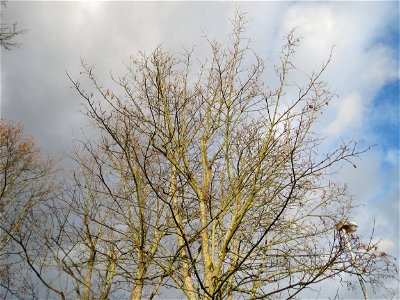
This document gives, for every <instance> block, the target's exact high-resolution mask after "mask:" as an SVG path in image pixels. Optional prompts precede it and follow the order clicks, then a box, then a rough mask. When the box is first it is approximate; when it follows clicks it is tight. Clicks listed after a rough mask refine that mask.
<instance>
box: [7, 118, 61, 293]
mask: <svg viewBox="0 0 400 300" xmlns="http://www.w3.org/2000/svg"><path fill="white" fill-rule="evenodd" d="M55 173H56V167H55V162H54V160H52V159H42V158H41V154H40V151H39V149H38V148H37V147H36V146H35V143H34V141H33V139H32V138H31V137H28V136H24V135H23V130H22V126H20V125H16V124H14V123H12V122H6V121H3V120H1V121H0V176H1V178H0V185H1V188H0V261H1V271H0V273H1V276H0V285H1V288H0V292H1V295H2V296H3V297H4V298H5V299H6V298H7V295H11V296H15V297H21V298H26V297H36V296H37V293H38V283H37V280H39V281H41V282H42V283H43V284H44V285H45V286H46V287H47V288H48V289H50V290H52V291H54V292H58V291H57V290H56V289H54V288H53V287H52V286H51V285H50V284H49V282H48V281H47V280H46V279H45V277H44V276H43V275H44V270H45V269H46V265H47V263H48V262H47V256H46V252H43V239H41V237H42V236H43V232H45V231H47V230H48V225H49V224H47V223H46V219H47V218H46V216H48V212H49V211H48V209H47V204H48V202H49V201H50V200H51V199H52V198H53V197H54V195H55V193H54V192H55V188H56V182H57V181H56V180H55V176H54V175H55ZM32 274H33V276H31V275H32ZM35 279H36V281H35Z"/></svg>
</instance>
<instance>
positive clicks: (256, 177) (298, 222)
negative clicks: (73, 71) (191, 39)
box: [71, 13, 397, 299]
mask: <svg viewBox="0 0 400 300" xmlns="http://www.w3.org/2000/svg"><path fill="white" fill-rule="evenodd" d="M232 24H233V27H234V30H233V34H232V35H231V36H230V38H231V39H230V40H231V44H230V45H229V47H228V48H226V49H225V48H224V47H223V45H221V44H219V43H218V42H215V41H209V45H210V48H211V55H210V59H208V60H207V61H205V62H204V63H202V64H200V65H198V64H197V62H196V61H194V60H193V59H192V56H193V54H192V52H190V51H189V52H185V53H184V54H181V55H178V56H175V55H172V54H169V53H168V52H166V51H164V50H163V49H162V48H158V49H156V50H155V51H154V52H152V53H150V54H146V53H139V55H138V56H136V57H132V58H131V60H130V65H128V66H127V73H126V74H125V75H122V76H113V77H112V79H113V80H114V82H115V84H116V87H115V88H114V89H113V90H112V89H107V88H104V87H103V86H102V85H101V84H100V83H99V82H98V80H97V79H96V77H95V74H94V68H93V67H92V66H89V65H87V64H85V63H83V68H84V70H83V72H82V73H83V74H84V75H86V76H87V78H88V79H89V80H90V81H91V85H92V86H93V87H94V88H93V89H92V90H89V91H85V90H84V89H83V88H82V87H81V83H80V81H79V80H72V79H71V81H72V83H73V84H74V86H75V88H76V89H77V90H78V92H79V93H80V95H81V96H82V97H83V98H84V99H85V101H86V107H87V114H88V116H89V117H90V119H91V121H92V122H93V123H92V125H94V126H95V127H97V128H98V129H99V132H100V133H101V139H102V140H101V142H100V143H98V144H96V143H93V142H92V143H90V142H87V143H86V145H88V146H87V149H88V150H89V151H88V156H87V157H89V158H90V160H92V161H93V160H94V162H93V165H92V163H83V162H84V161H85V158H82V159H80V164H81V167H82V166H83V167H84V168H83V169H84V172H83V174H85V176H84V178H85V186H84V190H88V189H89V190H90V191H96V194H97V195H98V196H97V197H95V200H93V201H91V202H90V203H91V205H95V206H94V207H95V210H96V213H94V214H92V213H85V214H82V215H83V216H84V217H83V220H85V218H87V216H91V220H90V222H95V223H96V225H95V226H94V227H92V228H91V227H90V225H89V226H88V225H86V224H85V222H86V221H83V223H84V225H85V228H86V229H83V231H82V234H84V235H86V237H85V238H82V240H86V241H89V242H90V244H86V246H87V247H88V248H90V249H95V248H96V249H106V247H105V246H96V245H94V244H92V242H91V241H92V240H93V239H92V237H91V236H92V235H94V233H95V232H97V233H101V234H97V235H96V237H98V239H96V241H95V243H98V242H103V241H106V239H107V238H108V237H109V236H110V235H108V234H105V231H103V229H102V228H107V230H110V232H112V236H114V238H115V237H118V241H120V242H122V243H126V244H124V245H128V244H129V245H130V246H129V247H128V249H132V250H134V251H136V256H135V257H134V258H133V257H132V259H133V261H132V263H133V265H129V263H127V262H126V260H121V261H119V262H118V266H119V267H120V269H121V270H120V272H121V274H122V273H123V272H125V271H122V269H123V268H122V266H123V265H126V267H124V269H125V270H126V272H128V273H129V272H132V271H129V270H135V272H136V273H135V274H137V275H135V276H136V277H135V276H133V277H132V278H134V283H135V284H134V285H133V291H132V293H131V298H132V299H139V298H140V296H142V297H143V293H141V292H139V290H140V289H141V288H142V287H143V286H144V281H145V278H147V279H149V280H150V281H149V282H150V283H151V284H152V285H153V286H155V282H158V284H160V285H161V286H163V287H170V286H172V287H174V288H177V289H179V290H181V291H182V292H183V293H184V294H185V296H186V297H187V298H188V299H234V298H237V297H244V298H249V299H269V298H287V299H290V298H296V297H297V296H298V295H299V293H300V292H302V291H303V290H305V289H309V288H310V287H312V286H314V285H315V284H316V283H318V282H321V281H324V280H327V279H334V278H338V279H341V280H342V282H345V281H346V278H344V277H343V278H342V275H343V274H346V273H348V274H352V273H353V272H354V269H353V265H352V260H351V259H350V257H349V256H348V255H346V251H345V248H344V244H343V241H342V238H341V236H340V234H339V233H338V232H335V230H334V228H335V224H336V223H337V222H339V221H340V220H344V219H346V218H347V217H348V216H349V215H350V214H351V213H352V211H353V209H354V207H353V203H352V199H351V198H350V197H349V196H347V194H346V188H345V187H344V186H342V185H340V184H337V183H333V182H332V181H330V175H331V174H332V172H334V171H335V170H337V168H338V167H340V166H341V165H342V164H343V163H351V164H353V160H354V159H355V158H357V157H358V156H359V155H360V154H362V153H363V152H364V151H366V150H368V149H359V147H358V146H357V143H356V142H355V141H352V140H350V141H348V142H344V143H342V144H340V145H339V146H338V147H337V148H336V149H334V150H332V151H331V152H328V153H321V151H320V145H321V143H323V139H322V138H321V137H320V136H319V135H318V134H317V133H316V131H315V128H314V126H315V123H316V121H317V120H318V117H319V116H320V115H321V113H322V112H323V110H324V107H326V106H327V105H328V104H329V103H330V101H331V100H332V98H333V96H334V95H333V94H332V93H331V92H330V91H329V88H328V85H327V83H326V82H324V81H323V80H322V77H321V75H322V74H323V72H324V71H325V69H326V67H327V65H328V64H329V62H330V57H329V58H328V60H327V61H326V62H325V63H323V64H322V66H321V68H320V69H319V70H317V71H315V72H313V73H311V74H309V75H308V76H307V77H306V80H305V83H304V84H301V85H300V84H299V83H296V82H294V81H293V80H292V79H291V74H293V73H294V72H296V69H295V64H294V62H293V55H294V53H295V50H296V48H297V47H298V46H299V40H298V39H297V38H296V36H295V34H294V31H291V32H290V33H289V34H288V35H287V36H286V40H285V44H284V46H283V48H282V52H281V57H280V58H281V63H280V65H279V66H277V67H276V68H275V73H276V76H277V78H278V82H279V83H278V85H277V87H276V88H267V87H266V86H265V85H264V83H263V74H264V73H263V72H264V63H263V61H262V59H261V58H260V57H258V56H257V55H255V54H254V53H253V51H252V50H251V49H250V48H249V42H248V39H246V38H244V37H243V35H244V29H245V25H246V21H245V16H244V14H242V13H237V14H236V17H235V19H234V20H233V22H232ZM194 68H198V72H196V73H195V74H194V73H193V69H194ZM97 149H99V150H97ZM98 151H99V152H98ZM98 153H102V154H101V155H100V154H98ZM127 174H129V175H127ZM79 186H81V187H82V186H83V184H80V185H79ZM89 186H90V188H89ZM100 186H101V187H100ZM99 195H102V196H101V197H99ZM103 198H107V199H103ZM85 201H86V200H85ZM84 203H85V202H84ZM132 212H135V217H133V219H132V216H131V214H132ZM104 214H106V215H107V216H112V221H110V220H107V218H106V217H105V215H104ZM89 228H91V229H89ZM121 228H124V229H123V230H121ZM128 233H129V234H128ZM88 234H89V236H88ZM120 234H122V235H120ZM353 243H354V245H353V249H354V251H355V255H356V259H355V260H354V261H355V262H357V266H356V267H357V269H358V270H361V271H362V272H361V276H362V278H363V280H365V281H366V282H368V283H370V284H372V285H373V286H380V285H383V283H384V280H385V279H387V278H393V277H395V276H396V273H397V270H396V267H395V264H393V262H392V260H391V259H390V257H389V256H388V255H386V254H384V253H382V252H379V251H377V245H376V244H373V243H371V241H369V242H368V241H367V242H362V240H361V239H360V238H359V237H357V236H355V235H354V236H353ZM113 244H114V246H115V247H116V248H114V249H117V252H118V254H117V256H119V257H121V255H123V253H125V252H124V251H122V248H123V247H122V246H118V243H116V242H115V241H114V242H113ZM98 247H99V248H98ZM96 251H97V250H96ZM134 251H133V252H134ZM86 253H87V255H89V253H91V252H90V251H89V252H86ZM104 253H105V251H104V250H103V254H104ZM114 261H116V260H114ZM122 261H124V263H123V264H122V263H121V262H122ZM87 262H90V259H88V260H87ZM152 268H155V269H152ZM154 270H157V272H154ZM86 274H88V273H86ZM149 274H151V275H149ZM157 274H158V275H157ZM153 275H154V276H153ZM146 276H147V277H146ZM157 278H158V280H157ZM81 280H82V281H83V282H86V281H85V280H84V279H81ZM88 284H89V283H88V282H87V283H85V286H88ZM135 290H138V292H137V293H136V291H135ZM153 295H154V294H152V295H150V297H152V296H153Z"/></svg>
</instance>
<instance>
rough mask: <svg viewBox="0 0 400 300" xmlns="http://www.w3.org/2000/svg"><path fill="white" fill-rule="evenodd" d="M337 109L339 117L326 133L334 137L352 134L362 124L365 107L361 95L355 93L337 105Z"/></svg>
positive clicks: (328, 127)
mask: <svg viewBox="0 0 400 300" xmlns="http://www.w3.org/2000/svg"><path fill="white" fill-rule="evenodd" d="M335 107H336V110H337V115H336V117H335V119H334V120H333V121H332V122H331V123H330V124H329V125H328V126H327V127H326V129H325V133H326V134H327V135H328V136H332V137H338V136H341V135H342V134H343V133H344V134H346V133H350V134H352V133H353V132H352V131H353V130H354V129H356V128H358V127H359V126H360V125H361V123H362V116H363V111H364V107H363V103H362V99H361V97H360V95H359V94H358V93H353V94H351V95H349V96H347V97H344V98H343V99H340V101H339V102H336V103H335Z"/></svg>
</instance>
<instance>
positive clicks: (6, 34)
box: [0, 0, 26, 50]
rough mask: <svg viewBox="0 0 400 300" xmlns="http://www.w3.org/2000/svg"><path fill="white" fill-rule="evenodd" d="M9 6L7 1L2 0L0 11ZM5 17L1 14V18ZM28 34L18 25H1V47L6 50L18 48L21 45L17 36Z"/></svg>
mask: <svg viewBox="0 0 400 300" xmlns="http://www.w3.org/2000/svg"><path fill="white" fill-rule="evenodd" d="M6 6H7V1H6V0H1V2H0V10H3V9H5V8H6ZM2 16H3V15H2V14H0V17H2ZM24 32H26V30H25V29H19V28H18V24H17V23H13V24H11V25H10V24H4V23H1V25H0V45H1V47H3V48H4V49H6V50H11V49H15V48H18V47H19V46H20V44H19V43H18V42H16V41H15V38H16V36H18V35H21V34H22V33H24Z"/></svg>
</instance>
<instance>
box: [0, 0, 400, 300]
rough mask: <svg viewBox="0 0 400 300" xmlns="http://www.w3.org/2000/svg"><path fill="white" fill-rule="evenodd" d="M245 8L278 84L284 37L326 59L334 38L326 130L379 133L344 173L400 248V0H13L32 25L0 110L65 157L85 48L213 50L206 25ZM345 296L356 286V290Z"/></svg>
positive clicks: (107, 54) (122, 57) (76, 127)
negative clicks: (292, 35) (294, 37)
mask: <svg viewBox="0 0 400 300" xmlns="http://www.w3.org/2000/svg"><path fill="white" fill-rule="evenodd" d="M236 8H239V9H241V10H243V11H246V12H247V13H248V18H249V23H248V30H247V36H248V37H250V38H251V40H252V44H251V46H252V48H253V49H255V51H256V52H257V53H258V54H259V55H260V56H261V57H262V58H263V59H264V60H265V62H266V66H267V71H266V78H267V79H270V80H271V81H270V83H268V84H269V85H273V83H274V80H273V79H272V77H271V76H272V74H273V72H272V70H273V65H274V64H277V63H278V58H279V51H280V49H281V46H282V42H283V38H282V37H283V36H284V35H285V34H286V33H287V32H288V31H289V30H290V29H291V28H293V27H296V28H297V29H296V32H297V34H298V35H299V36H301V37H302V42H301V47H300V48H299V49H298V52H297V54H296V56H295V63H296V66H297V67H298V68H299V70H301V71H302V72H305V73H306V72H308V71H310V70H313V69H317V68H318V67H320V66H321V64H322V62H323V61H325V60H326V59H327V58H328V56H329V53H330V50H331V48H332V46H334V52H333V60H332V63H331V64H330V66H329V67H328V69H327V71H326V73H325V75H324V78H325V79H326V80H327V81H328V82H329V85H330V87H331V88H332V90H333V91H335V92H336V93H337V94H338V95H339V97H338V98H337V99H335V101H334V103H333V104H332V105H330V106H329V107H328V108H327V111H326V113H325V114H324V117H323V119H322V120H321V121H320V123H319V128H318V130H319V131H320V132H321V133H322V134H324V135H326V136H327V137H328V138H327V141H326V147H330V146H332V145H335V144H337V143H338V141H340V139H341V138H343V139H346V138H349V137H350V138H351V137H353V136H355V137H356V138H357V139H358V140H359V141H360V144H361V145H362V146H368V145H372V144H376V145H377V146H375V147H374V148H373V149H372V150H370V151H369V152H367V153H366V154H364V155H363V156H362V157H361V158H360V160H358V161H357V162H356V165H357V168H353V167H352V166H345V167H344V168H343V169H341V170H340V173H339V174H338V175H337V180H339V181H341V182H347V183H348V186H349V190H350V193H351V194H352V195H353V196H354V199H355V200H356V202H357V203H359V204H361V205H363V206H362V207H360V208H359V209H358V210H357V212H356V214H355V215H354V216H353V218H354V220H355V221H356V222H358V223H359V226H360V234H361V235H364V236H365V237H368V234H369V233H370V232H371V230H372V226H373V220H375V234H376V237H382V246H381V250H384V251H387V252H389V253H391V254H392V255H394V256H396V257H397V258H398V257H399V3H398V2H297V3H292V2H251V3H250V2H236V3H234V2H118V3H117V2H91V1H80V2H10V3H9V4H8V6H7V9H6V11H5V12H3V20H2V21H3V22H6V23H12V22H14V21H18V23H19V26H20V27H21V28H27V29H29V31H28V32H27V33H26V34H24V35H23V36H21V38H19V40H20V41H21V43H22V47H21V49H18V50H14V51H10V52H7V51H4V50H3V49H2V50H1V117H2V118H4V119H8V120H13V121H16V122H20V123H22V124H23V125H24V126H25V130H26V131H27V132H28V133H29V134H31V135H32V136H33V137H34V138H35V139H36V141H37V142H38V144H39V145H40V147H42V148H43V149H44V150H45V151H46V152H47V153H51V154H56V155H60V156H63V155H65V154H66V153H68V152H69V151H70V150H71V147H72V141H73V140H74V139H77V138H79V136H80V135H81V130H82V128H83V129H84V128H85V124H86V123H85V122H86V119H85V118H84V117H83V116H82V114H81V113H79V110H80V109H82V105H81V99H80V98H79V96H78V94H77V93H76V91H75V90H73V89H71V88H70V86H71V83H70V82H69V80H68V78H67V76H66V71H68V73H69V74H71V76H72V77H74V78H77V77H78V76H79V71H80V58H83V59H84V60H85V61H86V62H88V63H90V64H92V63H95V68H96V73H97V74H98V76H99V77H100V79H104V81H106V80H107V77H109V72H110V70H112V71H113V72H115V73H116V72H118V71H123V63H125V62H127V61H128V59H129V56H130V55H131V54H135V53H137V52H138V51H139V50H145V51H151V50H152V49H154V48H155V47H157V46H159V45H162V46H163V47H164V48H165V49H167V50H169V51H172V52H178V51H181V50H182V47H185V48H191V47H192V46H194V45H195V55H196V56H197V57H199V58H204V57H205V56H206V55H207V53H209V52H207V43H206V42H205V40H204V39H203V38H202V36H203V35H204V33H206V34H207V35H208V36H209V37H211V38H216V39H218V40H220V41H222V42H225V41H227V36H228V34H229V32H230V30H231V26H230V23H229V20H228V19H229V18H231V17H232V16H233V13H234V11H235V9H236ZM346 295H347V297H357V295H355V294H352V293H348V294H346Z"/></svg>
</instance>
